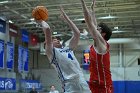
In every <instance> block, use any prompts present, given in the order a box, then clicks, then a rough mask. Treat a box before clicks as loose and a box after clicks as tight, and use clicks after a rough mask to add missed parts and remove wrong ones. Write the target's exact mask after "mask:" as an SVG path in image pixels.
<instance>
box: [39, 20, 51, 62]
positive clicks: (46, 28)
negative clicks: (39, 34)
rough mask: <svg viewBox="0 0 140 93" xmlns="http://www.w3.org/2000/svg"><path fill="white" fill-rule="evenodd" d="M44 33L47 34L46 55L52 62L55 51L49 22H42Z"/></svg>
mask: <svg viewBox="0 0 140 93" xmlns="http://www.w3.org/2000/svg"><path fill="white" fill-rule="evenodd" d="M41 25H42V29H43V32H44V34H45V49H46V54H47V56H48V58H49V60H51V57H52V53H53V52H52V51H53V44H52V32H51V29H50V26H49V25H48V24H47V22H45V21H42V22H41Z"/></svg>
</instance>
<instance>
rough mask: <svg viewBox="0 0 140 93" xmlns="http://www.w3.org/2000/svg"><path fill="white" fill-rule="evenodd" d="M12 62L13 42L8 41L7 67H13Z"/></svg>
mask: <svg viewBox="0 0 140 93" xmlns="http://www.w3.org/2000/svg"><path fill="white" fill-rule="evenodd" d="M13 64H14V44H13V43H10V42H8V43H7V68H8V69H13Z"/></svg>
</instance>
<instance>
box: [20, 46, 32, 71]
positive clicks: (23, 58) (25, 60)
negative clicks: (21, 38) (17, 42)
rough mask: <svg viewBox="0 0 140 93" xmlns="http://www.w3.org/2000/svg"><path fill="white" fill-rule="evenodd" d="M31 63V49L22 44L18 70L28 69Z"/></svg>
mask: <svg viewBox="0 0 140 93" xmlns="http://www.w3.org/2000/svg"><path fill="white" fill-rule="evenodd" d="M28 65H29V50H28V48H24V47H22V46H19V47H18V71H19V72H22V71H25V72H27V71H28Z"/></svg>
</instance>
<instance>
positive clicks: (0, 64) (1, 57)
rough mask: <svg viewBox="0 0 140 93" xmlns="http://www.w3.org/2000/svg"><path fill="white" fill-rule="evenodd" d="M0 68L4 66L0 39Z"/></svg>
mask: <svg viewBox="0 0 140 93" xmlns="http://www.w3.org/2000/svg"><path fill="white" fill-rule="evenodd" d="M0 68H4V41H3V40H0Z"/></svg>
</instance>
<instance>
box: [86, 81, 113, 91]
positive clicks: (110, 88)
mask: <svg viewBox="0 0 140 93" xmlns="http://www.w3.org/2000/svg"><path fill="white" fill-rule="evenodd" d="M89 88H90V90H91V92H92V93H113V86H112V85H107V86H103V85H99V83H97V82H96V81H95V82H89Z"/></svg>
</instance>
